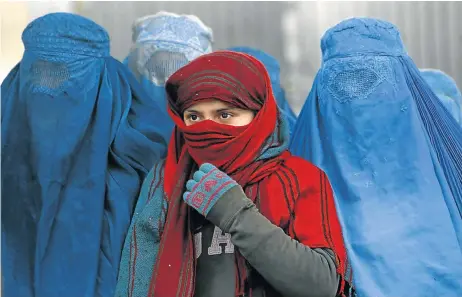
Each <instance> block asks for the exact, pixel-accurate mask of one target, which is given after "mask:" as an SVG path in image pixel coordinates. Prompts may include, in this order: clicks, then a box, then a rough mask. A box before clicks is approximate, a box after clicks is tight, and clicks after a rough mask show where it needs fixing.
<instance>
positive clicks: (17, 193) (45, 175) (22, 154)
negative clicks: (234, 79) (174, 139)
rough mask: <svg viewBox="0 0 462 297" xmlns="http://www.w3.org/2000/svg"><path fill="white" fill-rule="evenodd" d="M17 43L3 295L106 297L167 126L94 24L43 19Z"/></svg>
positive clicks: (8, 94)
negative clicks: (19, 46)
mask: <svg viewBox="0 0 462 297" xmlns="http://www.w3.org/2000/svg"><path fill="white" fill-rule="evenodd" d="M22 40H23V43H24V47H25V52H24V55H23V58H22V60H21V62H20V63H19V64H18V65H17V66H16V67H15V68H14V69H13V70H12V71H11V72H10V73H9V75H8V76H7V78H6V79H5V80H4V81H3V83H2V86H1V95H2V97H1V101H2V111H1V112H2V113H1V117H2V118H1V122H2V176H1V178H2V196H1V197H2V268H3V271H4V273H3V274H2V277H3V281H4V282H3V290H4V291H3V293H4V294H5V296H21V297H32V296H35V297H53V296H57V297H63V296H79V297H85V296H87V297H94V296H107V297H112V296H113V295H114V289H115V284H116V280H117V273H118V265H119V261H120V254H121V250H122V245H123V241H124V238H125V234H126V232H127V229H128V227H129V224H130V218H131V214H132V211H133V207H134V204H135V199H136V198H137V196H138V192H139V189H140V185H141V182H142V181H143V179H144V177H145V175H146V174H147V173H148V171H149V169H150V167H151V166H152V165H153V163H154V162H155V161H157V160H159V159H160V158H161V156H163V155H165V154H166V149H167V144H166V143H165V142H164V141H163V138H162V137H161V135H160V134H159V132H158V128H157V127H158V126H159V125H161V124H162V123H163V122H165V120H166V118H164V117H163V116H162V114H158V107H157V106H154V105H152V104H151V103H150V102H151V101H152V99H150V98H149V95H147V93H145V91H144V90H143V89H142V88H141V86H140V85H139V84H138V82H137V81H136V79H135V77H134V76H133V75H132V74H131V73H130V72H129V71H128V70H127V69H126V67H125V66H123V64H121V63H120V62H118V61H117V60H115V59H113V58H112V57H111V56H110V55H109V36H108V34H107V33H106V31H105V30H104V29H103V28H101V27H100V26H98V25H97V24H95V23H94V22H92V21H90V20H88V19H85V18H83V17H80V16H77V15H73V14H67V13H54V14H48V15H45V16H43V17H41V18H38V19H36V20H35V21H33V22H32V23H30V24H29V25H28V26H27V28H26V29H25V30H24V32H23V35H22ZM153 115H155V116H153Z"/></svg>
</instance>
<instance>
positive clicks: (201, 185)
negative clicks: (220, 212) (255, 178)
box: [183, 163, 238, 217]
mask: <svg viewBox="0 0 462 297" xmlns="http://www.w3.org/2000/svg"><path fill="white" fill-rule="evenodd" d="M237 185H238V184H237V183H236V182H235V181H234V180H233V179H232V178H231V177H229V176H228V175H227V174H226V173H224V172H222V171H220V170H219V169H218V168H216V167H215V166H213V165H212V164H209V163H204V164H202V165H201V167H199V170H197V171H196V172H195V173H194V175H193V178H192V179H190V180H189V181H188V182H187V183H186V189H187V191H186V192H184V194H183V199H184V201H185V202H186V203H187V204H188V205H189V206H191V207H193V208H195V209H196V210H197V211H198V212H200V213H201V214H202V215H203V216H205V217H206V216H207V214H208V213H209V211H210V210H211V209H212V207H213V206H214V205H215V203H216V202H217V201H218V199H220V198H221V197H222V196H223V194H225V193H226V192H227V191H228V190H229V189H231V188H232V187H234V186H237Z"/></svg>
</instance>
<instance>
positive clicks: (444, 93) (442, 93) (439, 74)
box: [421, 69, 462, 126]
mask: <svg viewBox="0 0 462 297" xmlns="http://www.w3.org/2000/svg"><path fill="white" fill-rule="evenodd" d="M421 73H422V76H423V78H424V79H425V81H426V82H427V83H428V84H429V85H430V87H431V88H432V90H433V92H434V93H435V94H436V95H437V96H438V98H439V99H440V100H441V102H442V103H443V105H444V107H446V109H447V110H448V111H449V112H450V113H451V115H452V116H453V117H454V119H455V120H456V121H457V122H458V123H459V124H460V125H461V126H462V94H461V93H460V91H459V89H458V88H457V84H456V82H455V81H454V79H453V78H452V77H450V76H449V75H447V74H446V73H444V72H443V71H441V70H436V69H421Z"/></svg>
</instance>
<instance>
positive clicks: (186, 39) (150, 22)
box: [124, 11, 213, 158]
mask: <svg viewBox="0 0 462 297" xmlns="http://www.w3.org/2000/svg"><path fill="white" fill-rule="evenodd" d="M132 41H133V45H132V48H131V49H130V53H129V54H128V56H127V58H126V59H125V60H124V64H125V65H126V66H127V67H128V68H129V69H130V70H131V72H132V73H133V74H134V75H135V77H136V78H137V79H138V81H139V82H140V83H141V85H142V86H143V87H144V89H145V90H146V92H148V93H149V94H150V95H151V97H152V98H153V99H154V101H155V103H153V104H157V105H158V106H159V107H160V108H159V110H160V112H162V113H163V114H164V115H165V118H166V121H165V122H164V123H163V125H162V130H161V132H162V136H163V138H164V139H165V141H166V142H167V143H168V142H169V140H170V136H171V135H172V132H173V127H174V126H175V125H174V123H173V121H172V120H171V119H170V117H169V116H168V114H167V98H166V94H165V87H164V86H165V82H166V81H167V79H168V78H169V77H170V75H172V74H173V73H174V72H176V71H177V70H178V69H180V68H181V67H183V66H185V65H186V64H188V63H189V62H191V61H192V60H194V59H195V58H197V57H199V56H201V55H204V54H208V53H211V52H212V41H213V32H212V29H210V28H209V27H207V26H206V25H205V24H204V23H203V22H202V21H201V20H200V19H199V18H198V17H196V16H194V15H178V14H175V13H170V12H165V11H161V12H159V13H156V14H154V15H148V16H145V17H142V18H139V19H137V20H136V21H135V22H134V23H133V26H132ZM163 157H164V158H165V157H166V155H164V156H163Z"/></svg>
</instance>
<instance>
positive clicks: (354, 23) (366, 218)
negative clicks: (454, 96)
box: [291, 18, 462, 297]
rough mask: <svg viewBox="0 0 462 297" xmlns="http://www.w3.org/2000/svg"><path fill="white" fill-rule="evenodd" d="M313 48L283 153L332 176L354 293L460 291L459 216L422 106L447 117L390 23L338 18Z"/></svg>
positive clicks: (420, 295) (425, 295)
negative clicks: (311, 77) (318, 55)
mask: <svg viewBox="0 0 462 297" xmlns="http://www.w3.org/2000/svg"><path fill="white" fill-rule="evenodd" d="M321 48H322V54H323V61H322V66H321V69H320V70H319V72H318V74H317V76H316V78H315V81H314V84H313V88H312V90H311V92H310V95H309V96H308V99H307V101H306V103H305V105H304V107H303V109H302V111H301V113H300V115H299V117H298V120H297V124H296V127H295V130H294V133H293V136H292V143H291V151H292V152H293V153H294V154H296V155H298V156H301V157H304V158H306V159H307V160H309V161H311V162H313V163H314V164H315V165H317V166H319V167H320V168H322V169H323V170H324V171H325V172H326V173H327V175H328V177H329V179H330V181H331V184H332V186H333V189H334V193H335V198H336V204H337V211H338V214H339V218H340V221H341V224H342V227H343V232H344V238H345V243H346V247H347V249H348V254H349V257H350V261H351V266H352V268H353V282H354V285H355V287H356V290H357V293H358V296H360V297H371V296H373V297H392V296H407V297H434V296H448V297H449V296H454V297H456V296H462V281H461V280H462V252H461V248H460V245H459V241H458V237H457V235H458V234H459V235H460V216H459V214H458V209H457V206H456V203H455V197H454V194H453V192H452V191H451V187H450V186H449V183H450V181H448V178H447V175H446V173H447V172H445V169H444V168H443V166H442V165H441V162H440V159H439V158H438V154H439V152H438V151H437V149H436V147H435V146H434V142H435V139H436V138H435V134H431V133H429V132H428V129H427V128H428V127H433V126H434V125H433V124H429V123H430V122H431V121H432V118H431V117H430V118H429V117H425V108H429V107H430V108H431V109H432V112H433V116H434V118H433V120H435V121H439V122H444V124H445V125H451V126H454V125H456V123H455V121H454V120H453V119H452V117H451V116H450V115H449V113H448V112H447V111H446V109H445V108H444V107H443V106H442V104H441V103H440V102H439V100H438V99H437V98H436V96H435V95H434V94H433V93H432V92H431V91H430V89H429V86H428V85H426V84H425V82H424V81H423V80H422V79H421V77H419V75H420V74H419V71H418V69H417V68H416V67H415V65H414V64H413V63H412V61H411V59H410V58H409V57H408V56H407V54H406V52H405V49H404V46H403V44H402V41H401V38H400V34H399V32H398V30H397V28H396V27H395V26H393V25H392V24H390V23H387V22H383V21H378V20H374V19H363V18H360V19H357V18H355V19H350V20H346V21H343V22H341V23H340V24H338V25H337V26H335V27H333V28H331V29H329V30H328V31H327V32H326V34H325V35H324V37H323V38H322V41H321ZM423 105H426V106H423ZM448 123H449V124H448ZM438 124H440V123H438ZM441 125H443V124H441ZM448 130H449V129H447V127H445V128H444V129H440V130H439V133H441V134H444V133H446V134H449V133H451V132H448ZM452 136H454V137H457V135H455V134H454V135H451V137H452ZM432 138H433V139H432ZM436 140H439V139H436ZM446 140H447V139H444V141H446ZM455 140H456V139H455V138H454V141H455ZM453 143H454V142H453ZM452 148H453V149H454V150H455V149H456V146H454V147H452ZM446 161H447V162H448V163H450V164H452V165H454V160H450V158H447V159H446ZM459 169H460V166H459Z"/></svg>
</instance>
